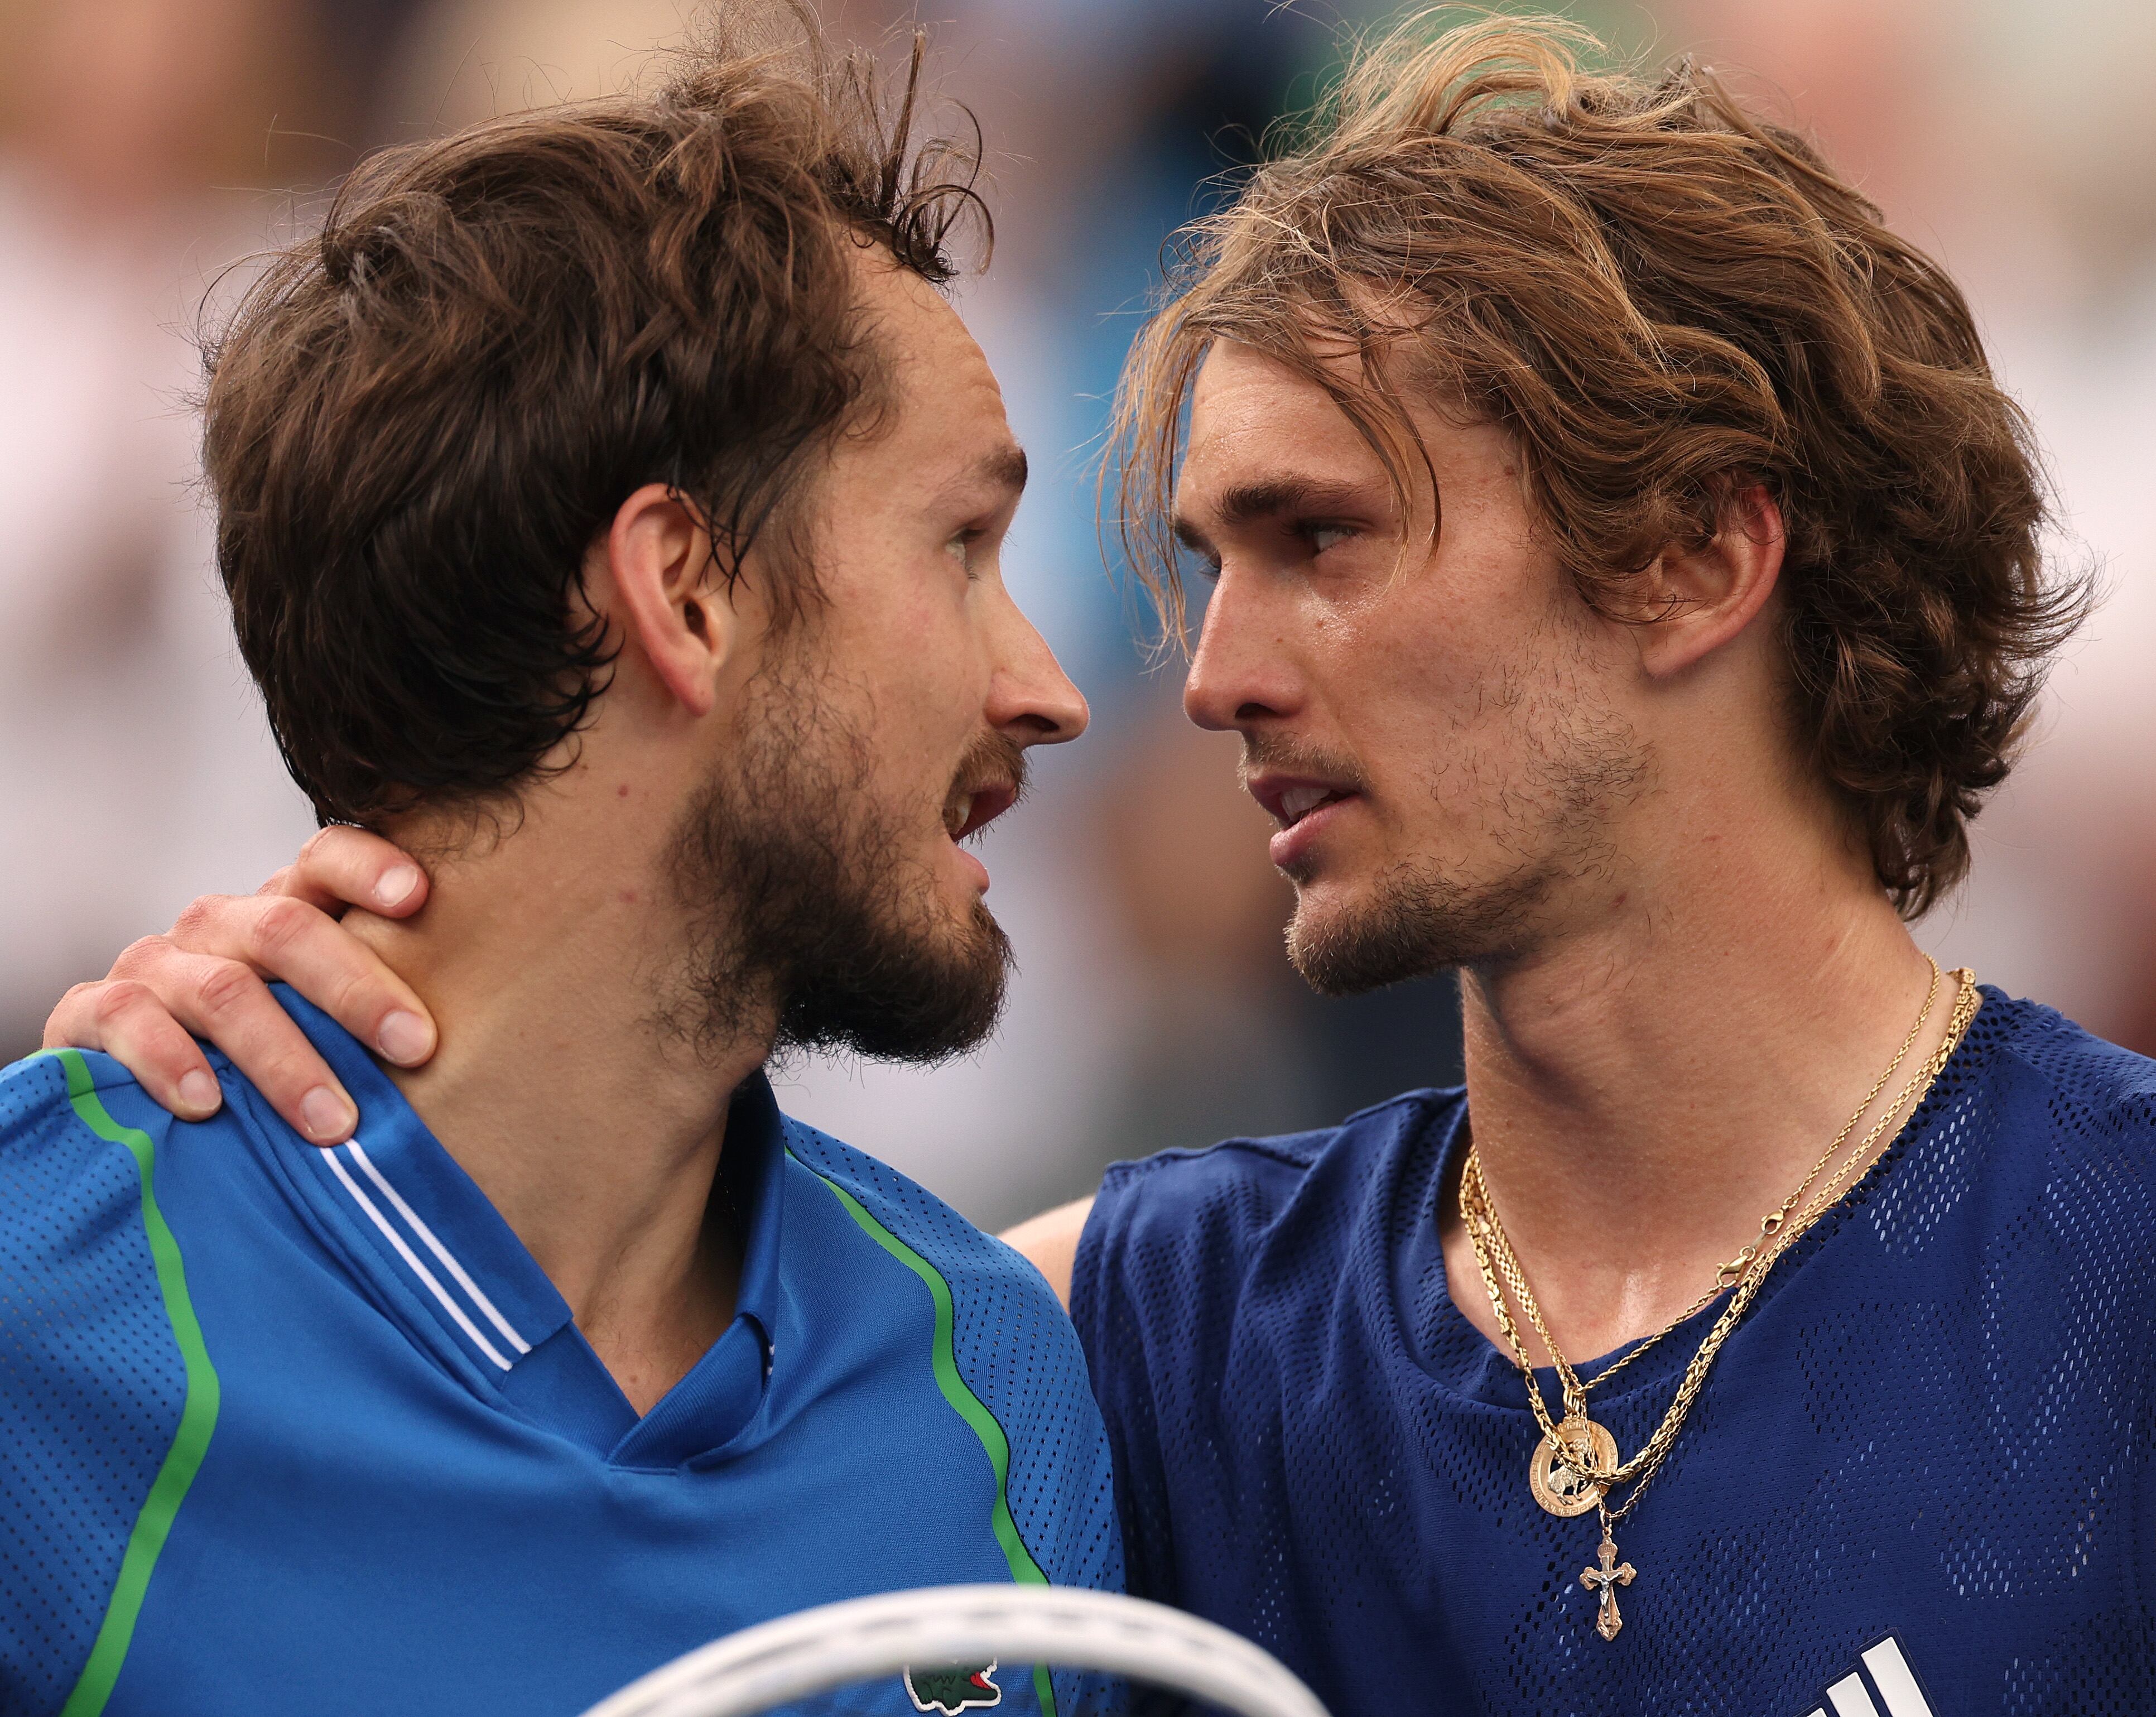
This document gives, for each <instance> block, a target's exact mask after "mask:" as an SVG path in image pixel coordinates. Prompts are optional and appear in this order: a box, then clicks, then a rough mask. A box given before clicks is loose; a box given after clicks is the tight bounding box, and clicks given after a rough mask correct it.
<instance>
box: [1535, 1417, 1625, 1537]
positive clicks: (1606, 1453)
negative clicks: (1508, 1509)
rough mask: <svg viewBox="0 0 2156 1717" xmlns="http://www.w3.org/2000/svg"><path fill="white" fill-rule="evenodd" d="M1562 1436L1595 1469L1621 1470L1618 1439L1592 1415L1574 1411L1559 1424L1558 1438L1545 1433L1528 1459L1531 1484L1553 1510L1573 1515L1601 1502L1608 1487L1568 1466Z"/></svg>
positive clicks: (1539, 1499) (1576, 1456)
mask: <svg viewBox="0 0 2156 1717" xmlns="http://www.w3.org/2000/svg"><path fill="white" fill-rule="evenodd" d="M1558 1438H1562V1439H1563V1443H1564V1446H1565V1447H1567V1448H1568V1450H1569V1451H1570V1452H1571V1454H1572V1457H1573V1459H1574V1460H1576V1461H1578V1462H1579V1463H1581V1464H1582V1465H1583V1466H1584V1467H1586V1468H1589V1471H1591V1472H1595V1473H1614V1472H1615V1471H1616V1470H1617V1439H1616V1438H1615V1437H1612V1436H1611V1435H1610V1434H1609V1432H1606V1431H1604V1429H1603V1428H1602V1427H1600V1426H1599V1425H1597V1424H1596V1423H1595V1422H1594V1421H1593V1420H1592V1419H1589V1418H1584V1417H1583V1416H1580V1415H1578V1414H1574V1415H1573V1416H1572V1417H1571V1418H1569V1419H1567V1420H1566V1421H1564V1422H1563V1424H1562V1425H1560V1426H1558V1428H1557V1437H1556V1438H1553V1437H1544V1438H1543V1440H1542V1441H1541V1442H1538V1443H1537V1444H1536V1445H1535V1452H1534V1456H1533V1458H1532V1459H1531V1460H1530V1461H1529V1462H1528V1463H1527V1488H1528V1489H1529V1490H1531V1491H1532V1492H1533V1493H1534V1496H1535V1500H1536V1501H1537V1503H1540V1504H1542V1505H1543V1508H1544V1509H1546V1510H1548V1512H1549V1513H1550V1514H1558V1515H1561V1516H1563V1517H1564V1518H1565V1519H1570V1518H1571V1517H1572V1516H1573V1515H1574V1514H1585V1513H1587V1511H1588V1510H1589V1509H1592V1508H1594V1505H1595V1504H1598V1503H1599V1502H1600V1501H1601V1500H1602V1493H1603V1492H1604V1489H1606V1488H1607V1487H1606V1486H1604V1485H1601V1484H1598V1483H1595V1482H1594V1480H1593V1479H1591V1478H1585V1477H1584V1476H1583V1475H1582V1474H1580V1473H1576V1472H1574V1471H1573V1469H1572V1468H1570V1467H1568V1466H1566V1465H1565V1463H1563V1461H1562V1460H1560V1459H1559V1458H1558V1440H1557V1439H1558Z"/></svg>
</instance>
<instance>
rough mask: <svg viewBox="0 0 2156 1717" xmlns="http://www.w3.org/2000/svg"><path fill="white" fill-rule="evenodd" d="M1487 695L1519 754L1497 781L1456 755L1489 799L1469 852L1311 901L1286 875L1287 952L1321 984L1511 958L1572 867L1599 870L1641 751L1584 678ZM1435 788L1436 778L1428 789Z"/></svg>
mask: <svg viewBox="0 0 2156 1717" xmlns="http://www.w3.org/2000/svg"><path fill="white" fill-rule="evenodd" d="M1536 677H1537V682H1538V683H1540V684H1542V685H1543V686H1545V688H1546V689H1544V690H1543V691H1541V692H1540V693H1539V694H1537V695H1532V696H1530V695H1527V694H1524V693H1523V692H1522V691H1520V690H1519V689H1518V686H1517V684H1516V685H1515V686H1512V687H1511V688H1501V689H1500V691H1499V692H1498V694H1497V696H1498V697H1499V698H1500V700H1501V701H1504V702H1507V707H1512V708H1514V709H1516V710H1518V711H1519V712H1520V714H1521V720H1520V722H1519V725H1518V727H1517V730H1516V731H1517V733H1518V734H1519V735H1520V736H1521V743H1520V744H1519V745H1518V747H1517V752H1518V755H1519V758H1520V762H1519V763H1517V764H1516V765H1514V766H1512V767H1511V768H1510V769H1508V770H1507V779H1504V780H1502V781H1496V780H1494V779H1491V777H1492V775H1493V774H1494V773H1495V771H1494V770H1493V769H1491V767H1490V766H1489V765H1488V764H1486V763H1481V762H1480V761H1479V760H1478V759H1477V758H1476V757H1475V756H1474V754H1473V753H1471V752H1468V753H1465V754H1464V755H1462V756H1461V757H1460V758H1459V759H1458V760H1457V761H1456V762H1455V763H1454V764H1453V765H1452V766H1451V769H1450V770H1448V773H1451V772H1453V771H1457V772H1458V773H1459V774H1460V775H1461V776H1462V778H1463V779H1464V780H1465V782H1466V784H1467V786H1468V787H1469V789H1471V790H1470V791H1469V792H1468V793H1467V794H1465V795H1464V796H1465V797H1466V798H1467V799H1469V800H1471V801H1472V802H1476V803H1479V804H1480V805H1483V806H1485V807H1487V810H1486V812H1485V813H1484V815H1483V816H1482V818H1481V825H1480V829H1479V833H1478V835H1477V837H1476V842H1475V846H1476V848H1477V849H1478V850H1479V855H1481V856H1484V857H1482V858H1481V861H1480V862H1478V861H1477V858H1476V857H1475V856H1467V857H1463V858H1460V859H1459V860H1455V861H1452V862H1450V863H1449V864H1448V863H1446V862H1445V861H1440V860H1439V859H1436V858H1434V857H1433V858H1425V859H1412V858H1411V859H1409V860H1406V861H1402V862H1400V863H1398V864H1396V865H1394V866H1392V867H1391V868H1390V869H1389V870H1387V871H1384V872H1383V873H1382V874H1380V875H1379V876H1377V877H1376V878H1375V879H1374V880H1373V882H1371V883H1370V884H1369V886H1368V892H1367V897H1366V898H1364V899H1362V900H1359V901H1358V902H1354V903H1353V905H1352V906H1348V907H1341V908H1336V909H1334V910H1332V911H1331V912H1317V911H1314V910H1312V909H1311V908H1310V907H1309V906H1308V904H1307V902H1306V898H1305V896H1304V890H1303V883H1304V881H1305V879H1304V878H1302V877H1296V876H1291V881H1293V882H1295V884H1296V912H1295V916H1294V918H1292V919H1291V920H1290V921H1289V924H1288V929H1287V953H1288V959H1289V960H1290V961H1291V963H1292V964H1293V965H1294V967H1295V969H1296V972H1297V973H1299V974H1301V977H1302V979H1303V981H1304V982H1306V984H1309V985H1310V986H1311V988H1312V989H1313V990H1316V991H1317V993H1318V994H1319V995H1331V996H1343V995H1363V994H1365V993H1367V992H1368V991H1370V990H1382V989H1383V988H1385V987H1386V986H1388V985H1389V984H1402V983H1406V982H1408V981H1409V980H1410V979H1416V978H1424V977H1429V976H1431V975H1433V974H1436V973H1439V972H1442V971H1445V970H1449V969H1453V968H1455V967H1467V968H1476V967H1483V966H1489V965H1494V964H1497V963H1500V962H1502V961H1505V960H1507V959H1516V958H1517V957H1519V956H1520V955H1521V954H1524V953H1526V952H1527V950H1528V949H1529V948H1532V946H1533V945H1534V944H1535V943H1536V942H1537V939H1538V938H1540V937H1541V936H1542V934H1543V933H1544V928H1545V926H1546V923H1547V921H1548V917H1549V913H1548V907H1549V906H1550V903H1551V902H1552V901H1553V899H1558V898H1561V897H1563V894H1564V893H1565V892H1566V891H1567V890H1568V887H1571V886H1573V885H1574V884H1576V883H1577V882H1578V881H1579V880H1581V879H1583V878H1591V877H1596V876H1607V875H1608V874H1609V871H1610V869H1611V866H1612V864H1613V862H1614V857H1615V847H1614V843H1613V841H1612V840H1611V838H1610V835H1609V821H1610V818H1611V816H1612V815H1613V814H1614V812H1615V811H1616V810H1619V809H1620V808H1621V807H1623V806H1624V805H1629V804H1630V803H1632V802H1633V801H1634V800H1635V799H1637V798H1638V797H1639V796H1640V794H1641V793H1642V792H1643V791H1644V790H1645V788H1646V786H1647V784H1648V783H1649V781H1650V777H1651V775H1652V758H1651V755H1650V753H1649V751H1648V750H1647V748H1645V746H1644V745H1643V744H1642V743H1640V740H1639V738H1638V737H1637V736H1636V735H1635V733H1634V732H1633V730H1632V729H1631V727H1630V726H1629V725H1628V724H1627V723H1626V722H1625V721H1624V719H1623V718H1622V717H1621V716H1620V715H1619V714H1618V713H1617V712H1615V711H1614V710H1613V709H1611V708H1610V707H1609V706H1608V705H1607V704H1606V703H1604V702H1601V701H1600V700H1599V699H1597V698H1595V697H1594V696H1593V695H1592V693H1591V692H1589V691H1586V689H1585V686H1584V682H1583V681H1580V680H1578V679H1577V678H1573V679H1572V680H1570V681H1568V680H1567V679H1566V678H1565V677H1563V676H1562V675H1558V676H1550V677H1548V678H1545V677H1544V676H1543V675H1541V674H1539V673H1538V674H1537V676H1536ZM1431 791H1432V794H1433V796H1435V793H1436V788H1435V785H1433V787H1432V789H1431Z"/></svg>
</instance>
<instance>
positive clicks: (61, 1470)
mask: <svg viewBox="0 0 2156 1717" xmlns="http://www.w3.org/2000/svg"><path fill="white" fill-rule="evenodd" d="M162 1115H163V1111H162V1110H160V1109H157V1108H156V1106H155V1105H154V1104H151V1103H150V1102H149V1100H148V1098H146V1097H145V1096H143V1094H142V1093H141V1091H140V1090H139V1089H138V1088H137V1087H136V1085H135V1083H134V1082H133V1081H132V1080H131V1078H129V1077H128V1076H127V1075H126V1072H124V1071H123V1070H122V1069H121V1068H120V1067H119V1066H118V1064H117V1063H116V1062H111V1061H110V1060H108V1059H107V1058H106V1057H105V1056H101V1055H94V1054H82V1053H78V1052H76V1051H61V1052H60V1053H59V1054H57V1055H49V1056H35V1057H33V1058H32V1059H31V1060H30V1061H28V1062H18V1064H17V1065H16V1066H14V1067H10V1068H8V1069H7V1070H6V1072H4V1073H0V1308H3V1309H4V1324H5V1334H6V1338H7V1339H6V1341H5V1343H4V1344H0V1349H3V1350H0V1494H4V1495H6V1497H7V1498H8V1508H7V1509H5V1510H4V1511H0V1706H5V1708H6V1709H9V1710H15V1709H49V1707H47V1706H45V1705H44V1704H43V1703H42V1702H41V1701H42V1694H41V1695H40V1699H38V1700H33V1701H32V1702H31V1703H29V1704H18V1703H17V1702H16V1701H15V1700H13V1699H10V1698H8V1694H10V1693H13V1694H17V1695H18V1696H23V1697H27V1696H28V1695H27V1694H26V1692H25V1690H26V1689H31V1688H36V1689H40V1690H44V1691H50V1690H52V1689H58V1690H59V1692H60V1693H61V1694H64V1691H65V1689H66V1688H67V1687H68V1686H69V1684H71V1683H72V1682H73V1681H74V1678H75V1677H76V1676H77V1675H78V1674H80V1673H81V1672H82V1669H83V1665H84V1664H85V1662H87V1660H88V1658H89V1656H90V1651H91V1648H92V1646H93V1643H94V1641H95V1635H96V1632H97V1628H98V1625H99V1622H100V1617H102V1616H103V1615H104V1613H105V1605H106V1601H107V1598H108V1596H109V1595H110V1594H111V1593H112V1592H113V1591H114V1582H115V1581H116V1580H117V1579H118V1577H119V1573H120V1569H121V1560H122V1557H123V1555H124V1554H125V1552H126V1545H127V1541H128V1535H129V1532H130V1529H131V1527H132V1525H133V1524H134V1522H135V1520H136V1517H137V1514H138V1513H140V1512H141V1510H142V1509H144V1508H145V1506H146V1499H148V1497H149V1495H150V1492H151V1485H152V1484H153V1483H154V1482H155V1481H156V1479H157V1475H158V1473H159V1471H160V1467H161V1463H162V1462H163V1461H164V1459H165V1457H166V1451H167V1448H169V1447H175V1446H176V1440H177V1439H178V1438H179V1437H180V1434H181V1432H182V1427H186V1426H187V1425H190V1424H192V1425H193V1426H195V1427H197V1428H198V1431H200V1432H201V1433H202V1435H201V1436H200V1437H198V1439H197V1440H198V1442H200V1441H203V1440H205V1439H206V1437H207V1431H206V1428H204V1427H206V1426H207V1423H208V1421H209V1420H211V1419H213V1418H214V1416H215V1411H216V1409H215V1396H216V1387H215V1382H214V1378H213V1375H211V1374H210V1371H209V1365H208V1358H207V1355H205V1354H204V1353H203V1349H202V1344H201V1338H200V1334H199V1331H198V1329H196V1327H195V1325H194V1323H193V1315H192V1313H191V1312H189V1311H188V1310H187V1308H186V1304H185V1295H186V1290H185V1288H184V1286H183V1285H181V1283H180V1281H179V1278H180V1275H181V1272H180V1270H179V1268H178V1266H177V1251H176V1250H175V1249H174V1248H173V1247H172V1238H171V1234H170V1231H169V1230H167V1229H166V1227H165V1226H164V1223H163V1219H162V1216H161V1215H160V1213H159V1211H158V1207H157V1202H156V1199H155V1195H154V1193H153V1190H152V1189H153V1185H154V1174H153V1170H154V1167H155V1164H156V1160H157V1154H158V1150H159V1148H160V1146H161V1144H162V1140H163V1139H164V1137H165V1135H166V1134H167V1133H168V1132H169V1130H170V1128H171V1126H172V1124H174V1123H171V1121H170V1119H169V1118H165V1120H164V1121H163V1122H162V1123H160V1121H159V1120H158V1117H161V1116H162ZM167 1262H169V1263H170V1264H171V1265H172V1267H171V1268H170V1269H169V1270H167V1269H166V1268H163V1267H162V1265H163V1264H164V1263H167ZM55 1546H61V1547H64V1555H56V1554H55V1553H54V1547H55ZM7 1570H12V1571H7ZM51 1703H52V1704H57V1703H58V1699H57V1698H55V1699H53V1700H52V1702H51Z"/></svg>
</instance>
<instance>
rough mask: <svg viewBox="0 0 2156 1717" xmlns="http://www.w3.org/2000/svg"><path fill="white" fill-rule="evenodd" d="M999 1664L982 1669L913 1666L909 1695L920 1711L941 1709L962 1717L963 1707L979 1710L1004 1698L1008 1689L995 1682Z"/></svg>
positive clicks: (907, 1678)
mask: <svg viewBox="0 0 2156 1717" xmlns="http://www.w3.org/2000/svg"><path fill="white" fill-rule="evenodd" d="M995 1673H996V1666H995V1665H994V1664H993V1663H988V1664H986V1665H984V1666H983V1667H982V1668H978V1669H968V1668H963V1667H959V1668H952V1669H909V1670H907V1671H906V1674H905V1677H904V1679H905V1682H906V1697H907V1698H909V1699H911V1700H912V1701H913V1709H915V1710H916V1711H941V1712H942V1714H943V1717H958V1714H959V1713H960V1712H961V1711H978V1710H983V1709H987V1708H988V1706H990V1705H1000V1704H1003V1702H1004V1690H1003V1689H1001V1688H999V1687H998V1686H997V1685H996V1684H995V1680H994V1676H995Z"/></svg>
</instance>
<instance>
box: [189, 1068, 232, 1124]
mask: <svg viewBox="0 0 2156 1717" xmlns="http://www.w3.org/2000/svg"><path fill="white" fill-rule="evenodd" d="M180 1101H181V1102H182V1103H184V1104H186V1105H187V1108H189V1109H191V1110H192V1111H193V1113H196V1114H198V1115H207V1114H210V1113H213V1112H214V1111H215V1109H216V1108H217V1107H218V1104H219V1103H222V1102H223V1092H220V1091H219V1090H218V1088H217V1081H216V1080H214V1079H213V1078H211V1077H209V1075H208V1074H207V1073H205V1072H203V1070H202V1069H201V1068H200V1067H198V1068H196V1069H195V1070H194V1072H192V1073H182V1075H181V1076H180Z"/></svg>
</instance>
